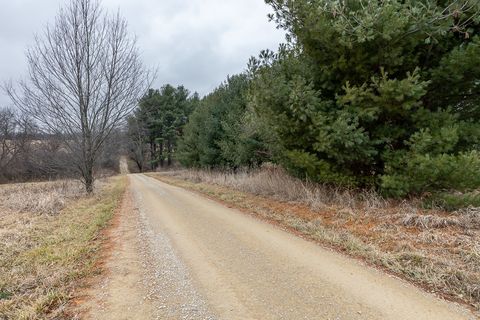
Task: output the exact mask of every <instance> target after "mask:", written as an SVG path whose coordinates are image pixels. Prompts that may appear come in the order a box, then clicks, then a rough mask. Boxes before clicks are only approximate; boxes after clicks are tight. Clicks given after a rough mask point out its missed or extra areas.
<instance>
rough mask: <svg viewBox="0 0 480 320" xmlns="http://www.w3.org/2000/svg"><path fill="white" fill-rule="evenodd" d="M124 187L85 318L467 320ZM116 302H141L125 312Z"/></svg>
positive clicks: (246, 219)
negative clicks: (104, 271) (126, 197)
mask: <svg viewBox="0 0 480 320" xmlns="http://www.w3.org/2000/svg"><path fill="white" fill-rule="evenodd" d="M130 181H131V183H130V190H131V191H130V197H131V200H130V202H131V204H130V206H131V208H130V209H128V205H127V206H126V207H125V206H124V210H122V212H123V214H122V215H121V219H122V221H124V222H123V223H121V224H120V227H119V228H118V230H122V225H124V227H123V231H118V232H120V233H119V234H117V239H118V240H117V242H118V243H117V245H116V247H118V248H117V249H115V248H116V247H114V248H113V250H114V254H112V257H111V258H110V261H109V262H108V263H107V268H109V269H110V272H109V274H108V275H107V279H106V280H105V282H103V283H102V285H99V286H98V288H94V289H93V291H92V292H91V293H90V295H91V296H94V297H96V302H94V303H93V304H94V305H96V306H98V305H102V306H103V307H102V308H97V307H91V308H90V312H89V313H88V314H87V316H86V318H91V319H228V320H234V319H261V320H267V319H295V320H298V319H322V320H328V319H331V320H337V319H338V320H353V319H355V320H362V319H372V320H377V319H378V320H380V319H381V320H388V319H392V320H393V319H395V320H397V319H402V320H408V319H412V320H413V319H414V320H432V319H435V320H454V319H475V317H474V316H473V315H471V313H469V312H468V311H466V310H464V309H462V308H461V307H460V306H458V305H456V304H453V303H448V302H445V301H443V300H440V299H438V298H436V297H434V296H433V295H431V294H428V293H425V292H423V291H421V290H420V289H418V288H416V287H414V286H412V285H409V284H407V283H405V282H404V281H402V280H399V279H396V278H394V277H391V276H388V275H386V274H384V273H382V272H381V271H378V270H376V269H373V268H370V267H367V266H364V265H363V264H362V263H360V262H358V261H356V260H353V259H350V258H347V257H344V256H342V255H340V254H338V253H335V252H332V251H330V250H327V249H324V248H322V247H320V246H318V245H316V244H314V243H311V242H309V241H305V240H303V239H301V238H298V237H296V236H294V235H291V234H289V233H287V232H285V231H282V230H280V229H278V228H277V227H274V226H272V225H270V224H267V223H265V222H262V221H258V220H256V219H254V218H252V217H250V216H248V215H246V214H244V213H240V212H238V211H236V210H233V209H229V208H227V207H225V206H223V205H221V204H218V203H216V202H214V201H211V200H209V199H206V198H203V197H201V196H200V195H197V194H194V193H191V192H188V191H185V190H183V189H181V188H178V187H174V186H170V185H167V184H164V183H162V182H159V181H157V180H154V179H152V178H149V177H146V176H144V175H131V176H130ZM122 232H123V235H122ZM119 248H120V249H121V248H123V249H121V250H120V249H119ZM125 248H127V249H128V248H129V249H128V250H127V249H125ZM115 252H116V254H115ZM122 252H124V253H122ZM125 252H126V253H127V255H129V256H131V255H132V254H135V255H136V258H133V257H130V258H129V259H130V260H133V261H134V263H131V264H130V266H129V267H126V269H125V267H123V269H122V270H121V272H117V271H118V270H117V269H115V268H116V267H118V265H119V264H120V265H122V266H125V263H124V261H123V262H122V256H125ZM116 270H117V271H116ZM130 278H132V279H130ZM126 279H127V280H128V279H130V280H129V282H128V283H123V282H125V281H126ZM135 279H136V280H135ZM122 283H123V284H122ZM119 295H120V296H122V297H125V296H132V295H134V296H135V297H138V296H141V297H142V299H141V301H139V302H137V303H134V304H135V305H136V306H137V307H136V308H134V310H133V311H132V310H131V308H132V303H131V301H130V303H123V304H122V299H119V298H118V296H119ZM133 301H135V298H133ZM127 308H130V309H127ZM108 315H112V316H111V317H109V316H108Z"/></svg>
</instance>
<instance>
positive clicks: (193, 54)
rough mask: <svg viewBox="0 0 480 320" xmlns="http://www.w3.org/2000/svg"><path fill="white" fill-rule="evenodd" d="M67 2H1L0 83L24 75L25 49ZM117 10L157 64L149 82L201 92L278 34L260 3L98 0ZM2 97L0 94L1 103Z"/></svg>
mask: <svg viewBox="0 0 480 320" xmlns="http://www.w3.org/2000/svg"><path fill="white" fill-rule="evenodd" d="M67 2H68V1H67V0H0V81H1V82H2V83H3V82H4V81H6V80H9V79H12V80H17V79H20V78H22V77H24V76H25V73H26V63H25V50H26V48H27V47H28V46H29V45H31V44H32V43H33V35H34V34H35V32H40V31H41V30H42V29H43V28H44V26H45V25H46V24H47V23H52V22H53V21H54V19H55V15H56V14H57V11H58V8H59V7H60V6H61V5H64V4H65V3H67ZM102 3H103V7H105V8H106V9H107V10H110V11H111V10H117V9H120V12H121V14H122V15H123V16H124V17H125V18H126V19H127V20H128V22H129V27H130V32H131V33H133V34H135V35H137V36H138V39H139V47H140V50H141V52H142V56H143V59H144V61H145V64H146V65H147V66H151V67H158V78H157V80H156V83H155V86H156V87H160V86H161V85H162V84H165V83H171V84H174V85H179V84H183V85H185V86H186V87H187V88H188V89H190V90H192V91H198V92H200V93H201V94H205V93H208V92H210V91H211V90H212V89H214V88H215V87H216V86H218V85H219V84H220V83H221V82H222V81H223V80H224V79H225V78H226V77H227V75H232V74H236V73H239V72H241V71H243V70H244V69H245V68H246V64H247V62H248V59H249V58H250V56H252V55H257V54H258V53H259V51H260V50H262V49H266V48H269V49H276V48H277V46H278V44H279V43H280V42H283V40H284V34H283V32H282V31H279V30H277V29H276V28H275V25H274V24H273V23H271V22H268V19H267V14H268V13H269V12H270V8H269V7H268V6H267V5H266V4H265V3H264V2H263V0H103V2H102ZM8 104H9V100H8V98H7V97H6V96H5V95H4V93H3V92H0V106H4V105H8Z"/></svg>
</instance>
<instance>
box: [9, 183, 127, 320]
mask: <svg viewBox="0 0 480 320" xmlns="http://www.w3.org/2000/svg"><path fill="white" fill-rule="evenodd" d="M55 184H56V183H55V182H52V183H44V184H25V185H18V186H7V187H5V188H7V190H6V191H4V192H1V191H2V190H0V200H2V203H3V207H2V208H0V210H2V211H1V213H0V241H1V243H2V245H1V247H0V319H64V318H65V319H68V318H69V315H68V314H67V310H66V306H67V304H68V302H69V300H70V299H71V298H72V294H73V290H74V289H75V287H76V285H77V284H78V280H80V279H82V278H84V277H86V276H90V275H92V274H95V273H96V272H97V271H96V270H95V261H96V259H97V258H98V255H97V253H98V251H99V249H100V246H101V239H100V231H101V230H102V229H103V228H104V227H105V226H106V225H107V224H108V222H109V221H110V219H111V218H112V216H113V214H114V212H115V209H116V208H117V207H118V205H119V203H120V201H121V199H122V196H123V194H124V190H125V187H126V184H127V180H126V178H124V177H117V178H111V179H108V180H106V181H104V182H102V185H101V186H100V187H99V188H98V191H97V193H96V194H95V195H94V196H90V197H89V196H86V195H84V194H82V193H81V191H80V189H78V187H75V186H69V187H67V188H60V189H59V188H58V187H57V186H56V185H55ZM9 188H11V189H13V190H9ZM51 189H53V190H56V193H52V192H51ZM18 190H22V192H23V194H24V197H23V198H25V199H24V203H27V205H25V206H24V207H23V208H21V210H15V201H17V198H22V197H21V196H20V197H19V196H18V193H19V192H18ZM58 190H60V191H58ZM15 194H16V195H15ZM28 195H34V196H32V197H29V196H28ZM65 195H68V196H65ZM62 196H64V197H62ZM59 199H61V200H62V201H61V203H57V202H58V201H59ZM9 203H10V205H8V204H9ZM28 203H30V205H28ZM52 203H53V204H52ZM44 207H46V208H55V210H53V209H52V210H47V211H46V212H42V210H40V209H41V208H44ZM27 209H28V210H27Z"/></svg>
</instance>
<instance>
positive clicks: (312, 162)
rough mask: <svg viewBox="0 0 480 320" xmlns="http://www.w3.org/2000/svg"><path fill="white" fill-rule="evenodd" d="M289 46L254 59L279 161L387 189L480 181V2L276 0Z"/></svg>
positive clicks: (262, 110) (254, 93)
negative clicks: (274, 137)
mask: <svg viewBox="0 0 480 320" xmlns="http://www.w3.org/2000/svg"><path fill="white" fill-rule="evenodd" d="M266 2H267V3H269V4H271V5H272V6H273V8H274V9H275V14H274V15H272V17H271V18H272V19H273V20H275V21H276V22H277V24H278V26H279V27H282V28H285V29H286V30H287V31H288V35H289V36H288V38H289V40H290V42H289V43H288V44H287V45H283V46H281V48H280V50H279V52H278V53H276V54H274V53H271V52H268V51H267V52H263V53H262V54H261V55H260V57H259V58H258V59H252V61H251V62H250V66H249V70H250V72H251V74H252V77H253V83H252V90H251V97H250V101H251V104H252V106H253V107H254V108H255V111H256V112H257V113H258V115H259V116H260V117H261V118H262V119H264V120H265V121H266V122H267V123H268V126H269V127H270V128H271V129H272V131H273V132H274V134H275V136H276V137H277V140H276V142H277V143H278V146H277V148H276V150H277V155H276V156H277V158H278V159H279V161H280V162H281V163H282V164H284V165H285V166H286V167H287V168H289V169H290V170H291V171H292V172H294V173H296V174H297V175H300V176H303V177H308V178H309V179H313V180H316V181H320V182H327V183H335V184H342V185H350V186H378V187H380V188H381V189H382V190H383V191H384V192H385V193H387V194H389V195H394V196H403V195H405V194H407V193H410V192H423V191H430V190H439V189H458V190H466V189H470V188H474V187H477V186H479V185H480V171H479V169H480V158H479V155H478V152H477V149H478V145H479V139H480V126H479V124H478V120H479V115H480V114H479V102H480V101H479V98H480V68H479V65H480V35H479V31H480V14H479V13H480V3H479V2H477V1H467V0H464V1H433V0H422V1H420V0H407V1H405V0H388V1H362V0H348V1H330V0H313V1H310V0H295V1H293V0H267V1H266Z"/></svg>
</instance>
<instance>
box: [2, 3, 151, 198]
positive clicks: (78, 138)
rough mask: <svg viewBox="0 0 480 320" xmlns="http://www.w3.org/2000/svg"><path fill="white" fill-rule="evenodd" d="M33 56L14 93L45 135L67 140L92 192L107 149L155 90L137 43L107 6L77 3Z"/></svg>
mask: <svg viewBox="0 0 480 320" xmlns="http://www.w3.org/2000/svg"><path fill="white" fill-rule="evenodd" d="M27 58H28V65H29V76H28V78H27V80H26V81H23V82H20V84H19V89H17V90H15V89H14V88H13V86H12V85H8V86H7V92H8V93H9V95H10V97H11V98H12V100H13V101H14V103H15V105H16V106H17V107H18V108H20V109H21V110H23V111H24V112H26V113H28V114H29V115H31V116H32V117H33V118H34V119H36V120H37V121H38V122H39V125H40V126H41V128H42V129H43V130H45V131H46V132H48V134H57V135H58V136H61V137H63V139H64V143H65V145H66V146H67V148H68V150H69V154H70V155H71V161H72V163H73V164H74V165H75V167H76V169H77V171H78V173H79V174H80V176H81V178H82V181H83V182H84V184H85V188H86V190H87V192H89V193H90V192H92V191H93V183H94V168H95V163H96V161H97V158H98V155H99V152H100V149H101V148H102V146H103V144H104V142H105V140H106V139H107V138H108V137H109V135H110V134H111V132H112V131H113V130H114V128H116V127H118V125H119V124H120V123H121V122H123V121H124V120H125V117H126V116H127V115H128V114H129V113H130V112H131V111H132V109H133V108H134V107H135V106H136V104H137V101H138V99H139V98H140V97H141V96H142V95H143V94H144V92H145V91H146V89H147V88H148V86H149V83H148V82H149V78H150V77H149V75H150V73H149V72H148V71H147V70H146V69H145V67H144V66H143V64H142V62H141V60H140V56H139V53H138V50H137V45H136V40H135V38H132V37H130V36H129V34H128V33H127V22H126V21H125V20H124V19H123V18H122V17H121V16H120V15H119V14H118V13H117V14H116V15H109V14H107V13H104V12H103V11H102V9H101V7H100V3H99V1H97V0H71V2H70V4H69V5H68V6H67V7H65V8H64V9H61V10H60V12H59V14H58V16H57V18H56V21H55V24H54V25H53V26H48V27H47V28H46V30H45V32H44V33H43V34H42V35H40V36H36V40H35V44H34V46H33V47H32V48H31V49H29V51H28V53H27Z"/></svg>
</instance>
